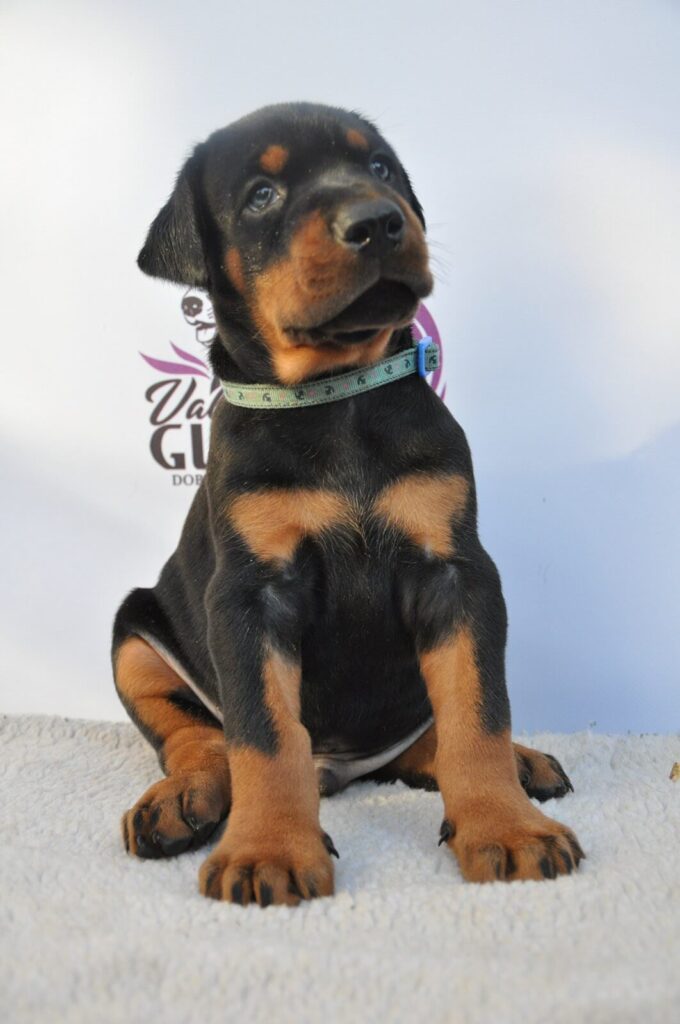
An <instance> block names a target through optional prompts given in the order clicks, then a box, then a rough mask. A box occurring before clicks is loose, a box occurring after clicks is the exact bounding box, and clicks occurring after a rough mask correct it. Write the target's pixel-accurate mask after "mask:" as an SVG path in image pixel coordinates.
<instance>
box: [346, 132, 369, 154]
mask: <svg viewBox="0 0 680 1024" xmlns="http://www.w3.org/2000/svg"><path fill="white" fill-rule="evenodd" d="M345 138H346V139H347V141H348V142H349V144H350V146H354V147H355V149H368V139H367V138H366V136H365V135H364V133H363V132H360V131H359V130H358V129H357V128H348V129H347V132H346V134H345Z"/></svg>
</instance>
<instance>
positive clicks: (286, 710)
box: [200, 651, 333, 906]
mask: <svg viewBox="0 0 680 1024" xmlns="http://www.w3.org/2000/svg"><path fill="white" fill-rule="evenodd" d="M263 676H264V684H265V699H266V703H267V706H268V707H269V710H270V713H271V715H272V719H273V721H274V725H275V728H276V732H277V736H278V741H279V749H278V751H277V753H276V754H275V755H274V756H268V755H266V754H262V753H261V752H260V751H257V750H254V749H253V748H251V747H245V746H240V745H239V746H234V747H232V749H231V750H230V755H229V757H230V766H231V772H232V780H233V793H234V795H233V804H232V809H231V813H230V815H229V823H228V825H227V830H226V832H225V834H224V836H223V838H222V839H221V840H220V842H219V843H218V845H217V847H216V848H215V850H214V851H213V853H212V854H211V855H210V857H209V858H208V859H207V860H206V862H205V863H204V864H203V866H202V868H201V871H200V888H201V892H202V893H203V894H204V895H206V896H211V897H213V898H214V899H223V900H230V901H231V902H232V903H243V904H245V903H249V902H251V901H254V902H257V903H259V904H260V906H268V905H269V904H270V903H284V904H287V905H289V906H293V905H295V904H297V903H299V901H300V899H313V898H314V897H316V896H328V895H330V894H331V893H332V892H333V866H332V863H331V859H330V856H329V853H328V850H327V848H326V845H325V842H324V834H323V832H322V831H321V827H320V825H319V791H318V786H317V780H316V772H315V771H314V764H313V761H312V746H311V741H310V739H309V734H308V733H307V730H306V729H305V728H304V727H303V726H302V725H301V724H300V721H299V699H300V698H299V693H300V669H299V666H298V665H295V664H293V663H291V662H289V661H287V660H286V659H284V658H283V657H282V656H281V655H280V654H278V653H276V652H273V651H269V652H267V653H266V657H265V664H264V672H263Z"/></svg>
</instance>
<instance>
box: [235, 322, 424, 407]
mask: <svg viewBox="0 0 680 1024" xmlns="http://www.w3.org/2000/svg"><path fill="white" fill-rule="evenodd" d="M438 366H439V349H438V348H437V346H436V345H435V344H434V342H433V341H432V338H423V340H422V341H419V342H418V344H417V345H415V346H414V347H413V348H407V349H405V350H404V351H403V352H400V353H399V354H398V355H396V356H392V358H391V359H383V360H382V362H380V363H375V364H374V365H373V366H368V367H366V368H365V369H363V370H352V371H351V372H350V373H341V374H339V375H338V376H337V377H325V378H324V379H323V380H315V381H313V383H311V384H299V385H297V386H296V387H293V388H279V387H276V386H274V385H269V384H234V383H232V382H231V381H228V380H222V381H220V384H221V385H222V390H223V391H224V397H225V398H226V400H227V401H228V402H230V403H231V404H232V405H240V406H242V407H243V408H245V409H301V408H302V407H303V406H305V405H325V404H326V403H327V402H338V401H340V399H342V398H351V397H352V396H353V395H360V394H361V393H362V392H364V391H371V390H372V389H373V388H380V387H382V386H383V384H391V382H392V381H394V380H399V379H400V378H401V377H408V376H410V375H411V374H413V373H417V374H418V375H419V376H420V377H425V376H426V374H428V373H430V372H431V371H432V370H436V369H437V368H438Z"/></svg>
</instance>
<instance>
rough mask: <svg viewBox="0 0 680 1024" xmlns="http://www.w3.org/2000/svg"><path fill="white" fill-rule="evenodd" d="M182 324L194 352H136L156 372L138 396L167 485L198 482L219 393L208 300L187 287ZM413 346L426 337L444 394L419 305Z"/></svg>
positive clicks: (427, 319)
mask: <svg viewBox="0 0 680 1024" xmlns="http://www.w3.org/2000/svg"><path fill="white" fill-rule="evenodd" d="M181 310H182V315H183V317H184V319H185V320H186V322H187V324H189V326H190V327H192V328H193V331H194V337H195V341H196V343H197V344H198V347H199V350H200V354H195V353H193V352H188V351H187V350H186V349H185V348H180V346H179V345H176V344H175V343H174V342H173V341H171V342H170V343H169V346H170V352H169V353H168V354H167V355H166V356H165V357H163V358H158V357H157V356H149V355H146V354H145V353H144V352H140V355H141V357H142V359H143V360H144V361H145V362H146V363H147V365H148V366H150V367H151V368H152V369H153V370H155V371H156V372H157V379H156V380H155V381H154V383H153V384H151V385H149V387H147V389H146V391H145V392H144V397H145V399H146V401H147V402H148V403H149V404H150V406H151V412H150V413H149V424H150V426H151V438H150V441H149V448H150V451H151V455H152V457H153V459H154V461H155V462H156V464H157V465H159V466H160V467H161V468H162V469H165V470H168V471H169V473H170V474H171V480H172V485H173V487H178V486H183V485H184V486H190V487H195V486H197V485H198V484H200V482H201V480H202V479H203V474H204V471H205V468H206V464H207V455H208V440H209V431H210V420H211V418H212V414H213V411H214V409H215V406H216V405H217V403H218V402H219V401H220V399H221V396H222V390H221V388H220V386H219V381H218V380H217V378H216V377H215V376H214V375H213V372H212V370H211V368H210V365H209V363H208V361H207V352H206V350H207V349H208V348H209V347H210V343H211V342H212V341H213V339H214V337H215V334H216V333H217V329H216V326H215V314H214V312H213V308H212V305H211V303H210V299H209V298H208V297H207V296H206V295H205V294H203V292H199V291H198V289H196V288H189V289H188V290H187V291H186V292H185V293H184V295H183V296H182V300H181ZM412 333H413V340H414V342H416V341H420V339H421V338H424V337H427V336H429V337H431V338H432V340H433V341H434V343H435V344H436V345H437V347H438V349H439V368H438V369H437V370H435V371H434V372H433V373H432V374H430V375H429V377H428V379H429V383H430V385H431V387H432V388H434V390H435V391H436V392H437V394H438V395H439V397H440V398H441V399H443V398H444V395H445V394H446V384H445V383H444V382H443V370H444V353H443V350H442V344H441V339H440V337H439V331H438V330H437V325H436V323H435V322H434V320H433V318H432V315H431V313H430V311H429V310H428V309H427V307H426V306H424V305H422V304H421V305H420V306H419V308H418V312H417V313H416V316H415V319H414V321H413V325H412Z"/></svg>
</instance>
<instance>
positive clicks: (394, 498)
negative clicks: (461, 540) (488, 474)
mask: <svg viewBox="0 0 680 1024" xmlns="http://www.w3.org/2000/svg"><path fill="white" fill-rule="evenodd" d="M469 490H470V484H469V481H468V480H467V479H466V477H464V476H461V475H460V474H458V473H453V474H451V475H449V476H435V475H431V474H427V473H410V474H409V475H408V476H404V477H402V478H401V479H400V480H397V482H396V483H394V484H390V486H389V487H387V488H385V490H384V491H383V492H382V493H381V494H380V495H379V496H378V498H377V500H376V502H375V504H374V506H373V508H374V511H375V513H376V514H377V515H379V516H380V517H381V518H382V519H385V520H386V521H387V522H388V523H389V524H390V526H393V527H395V529H397V530H399V531H400V532H401V533H405V534H406V536H407V537H409V539H410V540H412V541H413V543H414V544H416V545H417V546H418V547H420V548H425V549H427V550H429V551H431V552H432V553H433V554H435V555H439V556H440V557H441V558H447V557H449V556H450V555H452V554H453V550H454V548H453V537H452V526H453V524H454V523H455V522H457V521H458V520H460V519H461V517H462V515H463V513H464V511H465V508H466V506H467V500H468V493H469Z"/></svg>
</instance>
